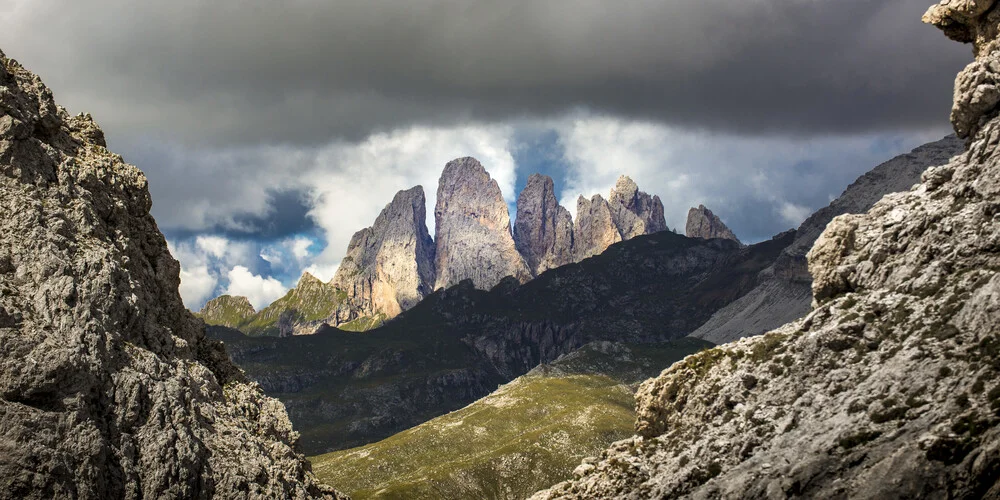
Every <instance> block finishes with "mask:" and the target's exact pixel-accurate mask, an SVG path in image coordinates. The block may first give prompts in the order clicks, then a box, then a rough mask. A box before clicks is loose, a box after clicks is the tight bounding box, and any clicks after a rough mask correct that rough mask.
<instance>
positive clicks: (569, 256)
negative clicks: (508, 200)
mask: <svg viewBox="0 0 1000 500" xmlns="http://www.w3.org/2000/svg"><path fill="white" fill-rule="evenodd" d="M514 243H515V244H516V246H517V250H518V251H519V252H520V253H521V255H523V256H524V260H525V261H526V262H527V264H528V267H529V269H531V272H532V273H533V274H535V275H536V276H537V275H538V274H540V273H542V272H544V271H547V270H549V269H552V268H555V267H559V266H562V265H565V264H569V263H570V262H572V261H573V216H572V215H571V214H570V213H569V210H566V208H565V207H563V206H561V205H559V202H558V200H557V199H556V194H555V185H554V183H553V182H552V178H551V177H549V176H547V175H541V174H532V175H531V176H530V177H528V183H527V185H526V186H525V187H524V190H523V191H521V194H520V195H519V196H518V197H517V219H516V221H515V222H514Z"/></svg>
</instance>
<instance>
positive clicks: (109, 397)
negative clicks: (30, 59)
mask: <svg viewBox="0 0 1000 500" xmlns="http://www.w3.org/2000/svg"><path fill="white" fill-rule="evenodd" d="M0 111H2V113H0V345H2V346H3V348H2V349H0V363H2V369H0V422H3V424H2V425H0V477H2V478H3V479H2V489H0V495H2V496H4V497H6V498H95V499H96V498H143V497H144V498H208V497H213V496H214V497H218V498H311V497H327V498H329V497H333V496H335V493H334V492H333V491H332V490H328V489H326V488H325V487H323V486H321V485H319V484H318V483H317V481H316V480H315V478H314V476H313V474H312V473H311V472H310V467H309V463H308V462H307V461H305V459H304V457H303V456H302V455H300V454H299V453H298V452H297V451H296V441H297V439H298V434H297V433H296V432H295V431H294V430H292V426H291V423H290V422H289V420H288V417H287V415H286V414H285V410H284V407H283V406H282V404H281V403H280V402H278V401H277V400H274V399H271V398H268V397H265V396H264V395H263V394H262V393H261V391H260V389H259V387H258V386H257V385H256V384H252V383H248V382H247V381H246V380H245V378H244V376H243V374H242V372H241V371H240V370H239V369H237V368H236V367H235V366H234V365H232V364H231V362H230V361H229V359H228V358H227V356H226V354H225V352H224V351H223V349H222V345H221V344H219V343H218V342H214V341H209V340H207V339H206V338H205V327H204V323H203V322H202V321H201V320H198V319H196V318H195V317H194V316H192V315H191V314H190V313H189V312H188V311H187V310H185V308H184V306H183V305H182V303H181V299H180V296H179V295H178V292H177V288H178V284H179V281H180V280H179V265H178V263H177V261H176V260H174V259H173V258H172V257H171V256H170V254H169V252H168V251H167V245H166V241H165V240H164V238H163V235H162V234H160V232H159V230H158V229H157V227H156V222H155V221H154V220H153V218H152V216H151V215H150V213H149V210H150V206H151V200H150V195H149V191H148V189H147V182H146V177H145V176H144V175H143V174H142V173H141V172H140V171H139V170H138V169H136V168H135V167H133V166H131V165H128V164H126V163H124V161H123V160H122V158H121V157H120V156H118V155H115V154H112V153H111V152H109V151H108V150H107V149H106V148H105V143H104V140H103V133H102V132H101V130H100V129H99V128H98V127H97V125H96V124H94V122H93V121H92V120H91V118H90V117H89V116H88V115H79V116H75V117H71V116H69V115H68V114H67V113H66V111H65V110H64V109H63V108H60V107H58V106H56V104H55V102H54V100H53V98H52V93H51V92H50V91H49V89H48V88H46V87H45V85H43V84H42V82H41V81H40V80H39V79H38V78H37V77H36V76H34V75H32V74H31V73H29V72H28V71H26V70H25V69H24V68H22V67H21V66H20V65H19V64H18V63H16V62H15V61H13V60H10V59H8V58H6V56H4V55H3V54H2V53H0Z"/></svg>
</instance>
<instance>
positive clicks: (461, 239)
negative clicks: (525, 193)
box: [434, 157, 531, 290]
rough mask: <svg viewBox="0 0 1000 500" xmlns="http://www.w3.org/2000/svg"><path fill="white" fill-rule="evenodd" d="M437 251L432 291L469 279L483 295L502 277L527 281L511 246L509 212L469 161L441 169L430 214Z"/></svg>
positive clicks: (496, 189)
mask: <svg viewBox="0 0 1000 500" xmlns="http://www.w3.org/2000/svg"><path fill="white" fill-rule="evenodd" d="M434 218H435V234H434V237H435V238H436V239H437V247H436V254H435V261H434V262H435V266H434V267H435V270H436V271H437V280H436V284H435V286H434V288H435V289H437V288H447V287H450V286H452V285H457V284H458V283H460V282H461V281H463V280H466V279H470V280H472V283H473V284H474V285H475V287H476V288H479V289H480V290H489V289H490V288H493V287H494V286H495V285H496V284H497V283H499V282H500V280H502V279H503V278H505V277H507V276H513V277H514V278H516V279H517V280H518V281H520V282H521V283H524V282H526V281H528V280H530V279H531V271H529V270H528V266H527V264H525V263H524V258H522V257H521V254H520V253H518V251H517V248H516V246H515V245H514V238H513V236H512V235H511V229H510V213H509V212H508V211H507V203H506V202H505V201H504V199H503V195H502V194H501V192H500V186H499V185H498V184H497V181H495V180H493V179H492V178H490V174H489V173H487V172H486V169H485V168H483V166H482V164H480V163H479V161H478V160H476V159H475V158H471V157H466V158H459V159H457V160H452V161H450V162H448V164H447V165H445V168H444V172H442V173H441V179H440V181H438V193H437V206H436V207H435V209H434Z"/></svg>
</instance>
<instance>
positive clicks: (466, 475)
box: [311, 338, 712, 499]
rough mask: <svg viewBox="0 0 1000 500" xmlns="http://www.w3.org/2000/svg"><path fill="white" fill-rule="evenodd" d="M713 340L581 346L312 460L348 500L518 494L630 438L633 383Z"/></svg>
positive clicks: (567, 474)
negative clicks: (461, 404)
mask: <svg viewBox="0 0 1000 500" xmlns="http://www.w3.org/2000/svg"><path fill="white" fill-rule="evenodd" d="M711 345H712V344H710V343H708V342H704V341H700V340H697V339H691V338H685V339H680V340H676V341H672V342H668V343H663V344H643V345H638V344H632V345H624V344H613V343H610V342H601V343H594V344H588V345H586V346H584V347H582V348H580V349H578V350H577V351H574V352H573V353H570V354H568V355H565V356H562V357H560V358H559V359H558V360H556V361H555V362H553V363H551V364H548V365H541V366H539V367H538V368H536V369H534V370H532V371H531V372H529V373H528V374H526V375H523V376H521V377H518V378H517V379H515V380H514V381H512V382H510V383H508V384H505V385H503V386H502V387H500V388H499V389H497V390H496V391H494V392H493V393H492V394H490V395H489V396H486V397H485V398H482V399H480V400H478V401H476V402H475V403H472V404H471V405H469V406H466V407H465V408H462V409H460V410H457V411H454V412H452V413H449V414H447V415H443V416H441V417H438V418H435V419H433V420H431V421H429V422H425V423H423V424H420V425H418V426H416V427H414V428H412V429H408V430H406V431H403V432H401V433H399V434H396V435H394V436H392V437H390V438H388V439H386V440H383V441H380V442H378V443H373V444H370V445H367V446H363V447H360V448H355V449H351V450H345V451H339V452H334V453H330V454H326V455H321V456H318V457H313V458H312V459H311V460H312V463H313V468H314V470H315V471H316V474H317V475H318V477H320V479H322V480H324V481H326V482H327V483H328V484H337V485H338V486H339V487H341V488H344V490H345V491H347V492H349V493H350V494H351V496H352V497H353V498H355V499H365V498H407V499H437V498H481V499H520V498H524V497H525V496H527V495H529V494H531V493H532V492H534V491H536V490H537V489H538V488H540V487H544V486H546V485H549V484H552V483H553V482H556V481H560V480H563V479H568V478H569V477H571V476H572V471H573V469H574V467H576V464H577V463H578V462H579V461H580V460H581V459H583V458H584V457H587V456H591V455H593V454H596V453H597V452H599V451H600V450H602V449H603V448H605V447H606V446H607V445H609V444H611V443H612V442H613V441H616V440H618V439H622V438H624V437H627V436H629V435H631V434H632V432H633V427H632V424H633V421H634V420H635V413H634V410H633V402H634V401H633V389H634V387H635V384H637V383H638V382H639V381H640V380H642V379H645V378H647V377H649V376H651V375H654V374H656V373H658V372H659V371H660V369H662V368H664V367H666V366H670V365H671V364H673V363H674V362H675V361H678V360H680V359H682V358H683V357H685V356H687V355H689V354H693V353H695V352H697V351H699V350H701V349H705V348H708V347H711Z"/></svg>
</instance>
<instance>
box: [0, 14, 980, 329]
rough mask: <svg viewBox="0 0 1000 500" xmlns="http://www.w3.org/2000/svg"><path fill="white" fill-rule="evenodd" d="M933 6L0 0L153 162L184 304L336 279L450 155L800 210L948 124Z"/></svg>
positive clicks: (946, 61)
mask: <svg viewBox="0 0 1000 500" xmlns="http://www.w3.org/2000/svg"><path fill="white" fill-rule="evenodd" d="M930 3H931V2H930V1H929V0H739V1H734V0H632V1H628V2H622V1H611V0H564V1H560V0H535V1H528V0H506V1H489V2H487V1H483V0H479V1H472V0H453V1H438V0H411V1H407V2H399V1H395V0H393V1H390V0H358V1H320V0H278V1H276V0H267V1H265V0H241V1H236V0H214V1H211V2H208V1H204V0H171V1H161V0H150V1H146V2H133V1H126V0H88V1H72V2H71V1H68V0H60V1H57V0H0V48H2V49H3V50H4V51H5V52H6V53H7V55H8V56H10V57H13V58H15V59H18V60H19V61H20V62H21V63H23V64H24V65H25V66H27V67H28V68H29V69H31V70H32V71H34V72H36V73H37V74H39V75H40V76H41V77H42V79H43V80H44V81H45V82H46V83H47V84H48V85H49V86H50V87H51V88H52V89H53V91H54V93H55V95H56V99H57V101H58V102H60V103H61V104H62V105H64V106H66V107H67V108H68V109H69V110H70V112H74V113H75V112H81V111H87V112H90V113H92V114H93V115H94V117H95V118H96V120H97V121H98V123H100V124H101V125H102V127H103V128H104V130H105V132H106V134H107V137H108V141H109V145H110V147H111V148H112V149H113V150H115V151H116V152H119V153H121V154H122V155H123V156H125V158H126V160H127V161H129V162H131V163H134V164H136V165H137V166H139V167H140V168H141V169H143V170H144V171H145V172H146V173H147V175H148V176H149V178H150V187H151V190H152V192H153V200H154V207H153V213H154V215H155V216H156V217H157V220H158V222H159V224H160V228H161V229H162V230H163V231H164V233H165V234H166V235H167V237H168V239H169V241H170V243H171V248H172V251H173V252H174V255H175V256H176V257H178V259H179V260H180V261H181V264H182V267H183V274H182V282H183V283H182V295H183V296H184V299H185V302H186V303H187V304H188V306H189V307H192V308H196V309H197V308H200V306H201V305H202V303H203V302H204V301H205V300H206V299H208V298H210V297H211V296H213V295H215V294H218V293H221V292H224V291H229V292H232V293H239V294H244V295H247V296H249V297H250V298H251V301H252V302H253V303H254V305H255V306H258V307H260V306H263V305H265V304H267V303H268V302H270V301H271V300H273V299H275V298H277V297H278V296H280V295H281V294H282V293H284V291H285V290H286V289H287V288H288V287H290V286H293V285H294V284H295V282H296V281H297V279H298V277H299V275H300V274H301V272H302V270H303V269H309V270H311V271H312V272H314V273H316V274H317V275H318V276H319V277H320V278H321V279H324V280H328V279H330V278H331V277H332V275H333V272H334V270H335V269H336V265H337V264H338V263H339V261H340V259H341V257H342V256H343V254H344V251H345V250H346V246H347V242H348V240H349V239H350V236H351V234H353V233H354V232H355V231H357V230H358V229H361V228H362V227H365V226H368V225H370V224H371V223H372V222H373V221H374V218H375V216H376V215H377V214H378V212H379V210H381V208H382V207H383V206H384V205H385V204H386V203H387V202H388V201H389V200H390V199H391V198H392V195H393V194H394V193H395V192H396V191H398V190H400V189H406V188H409V187H412V186H413V185H416V184H421V185H423V186H424V188H425V191H426V192H427V194H428V198H429V200H428V202H429V206H428V213H432V212H433V203H434V193H435V191H436V188H437V178H438V176H439V175H440V172H441V169H442V168H443V166H444V164H445V163H446V162H447V161H448V160H451V159H453V158H455V157H459V156H467V155H472V156H476V157H477V158H479V159H480V160H481V161H482V163H483V164H484V165H485V166H486V168H487V170H489V171H490V173H491V174H492V175H493V177H494V178H496V179H497V180H498V182H499V184H500V186H501V189H502V190H503V192H504V196H505V197H506V198H507V199H508V201H510V202H513V200H514V199H516V197H517V190H518V189H520V188H521V187H522V186H523V184H524V182H525V180H526V179H527V177H528V175H530V174H531V173H534V172H543V173H546V174H548V175H551V176H552V177H553V178H554V179H555V181H556V188H557V190H558V191H559V194H560V197H561V199H562V200H563V203H564V204H565V205H566V207H567V208H569V209H570V210H571V211H575V208H576V203H575V200H576V198H577V196H578V195H580V194H584V195H587V196H589V195H591V194H594V193H598V192H601V193H605V194H606V193H607V191H608V190H609V189H610V187H611V186H612V185H613V184H614V181H615V179H616V178H617V177H618V175H621V174H628V175H631V176H632V177H633V178H634V179H635V180H636V181H637V183H638V184H639V186H640V188H641V189H642V190H644V191H647V192H650V193H654V194H658V195H659V196H660V197H661V198H662V199H663V201H664V205H665V207H666V211H667V213H666V217H667V221H668V224H669V225H670V226H671V227H680V228H681V229H682V230H683V223H684V217H685V215H686V211H687V208H688V207H689V206H692V205H697V204H699V203H704V204H705V205H707V206H709V207H710V208H712V209H713V210H714V211H715V212H716V213H717V214H719V215H720V216H721V217H722V218H723V219H724V220H725V221H726V222H727V223H728V224H729V225H730V226H731V227H732V229H733V230H734V231H735V232H736V234H737V235H738V236H740V237H741V238H742V239H743V240H744V241H750V242H752V241H759V240H761V239H764V238H768V237H770V236H771V235H773V234H775V233H777V232H780V231H782V230H785V229H788V228H791V227H794V226H797V225H798V223H799V222H801V221H802V219H804V218H805V216H807V215H808V214H809V213H811V212H812V211H813V210H815V209H817V208H819V207H822V206H824V205H826V204H827V203H828V202H829V201H830V199H832V198H833V197H835V196H837V195H838V194H840V192H841V191H843V189H844V188H845V187H846V186H847V184H849V183H850V182H851V181H852V180H853V179H854V178H856V177H857V176H858V175H860V174H862V173H864V172H865V171H867V170H869V169H871V168H872V167H874V166H875V165H876V164H878V163H880V162H881V161H884V160H887V159H889V158H890V157H892V156H895V155H896V154H899V153H902V152H906V151H908V150H909V149H911V148H913V147H915V146H917V145H919V144H922V143H925V142H928V141H931V140H936V139H939V138H940V137H942V136H943V135H945V134H947V133H949V132H950V130H949V126H948V122H947V116H948V109H949V105H950V102H951V89H952V82H953V80H954V75H955V73H956V72H957V71H958V70H959V69H960V68H961V67H962V66H964V65H965V64H966V63H967V62H968V61H969V60H971V53H970V50H969V48H968V47H962V46H960V45H958V44H955V43H952V42H948V41H947V40H946V39H945V38H944V37H942V36H941V35H940V33H938V32H937V30H935V29H933V28H930V27H927V26H924V25H922V24H921V23H920V16H921V14H922V13H923V12H924V10H926V8H927V7H928V6H929V4H930ZM512 215H513V214H512ZM431 222H432V221H431ZM429 226H430V227H429V229H430V230H431V231H433V230H434V228H433V224H430V225H429Z"/></svg>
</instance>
